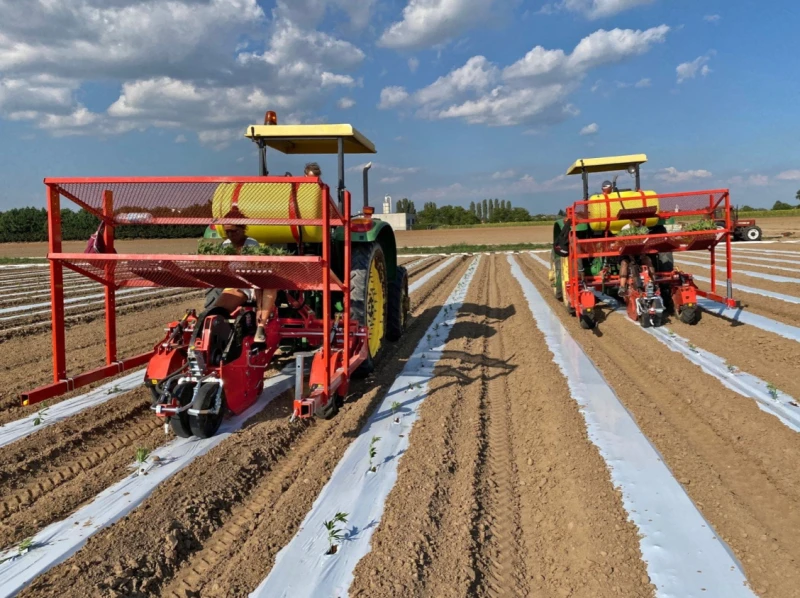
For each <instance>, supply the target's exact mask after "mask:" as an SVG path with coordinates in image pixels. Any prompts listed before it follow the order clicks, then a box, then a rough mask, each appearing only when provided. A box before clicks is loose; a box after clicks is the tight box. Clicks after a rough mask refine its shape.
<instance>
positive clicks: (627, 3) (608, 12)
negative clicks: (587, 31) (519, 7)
mask: <svg viewBox="0 0 800 598" xmlns="http://www.w3.org/2000/svg"><path fill="white" fill-rule="evenodd" d="M653 2H654V0H561V2H557V3H555V4H546V5H545V6H543V7H542V9H541V11H540V12H541V13H542V14H553V13H555V12H558V11H559V10H568V11H571V12H577V13H580V14H582V15H583V16H585V17H586V18H588V19H601V18H603V17H610V16H612V15H615V14H617V13H620V12H623V11H625V10H630V9H631V8H636V7H637V6H642V5H645V4H651V3H653Z"/></svg>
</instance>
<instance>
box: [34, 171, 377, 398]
mask: <svg viewBox="0 0 800 598" xmlns="http://www.w3.org/2000/svg"><path fill="white" fill-rule="evenodd" d="M44 182H45V185H46V187H47V211H48V233H49V235H48V236H49V252H48V255H47V258H48V260H49V262H50V299H51V303H52V317H51V325H52V348H53V382H52V383H51V384H47V385H44V386H41V387H38V388H36V389H34V390H31V391H28V392H25V393H23V394H22V396H21V399H22V404H23V405H32V404H35V403H39V402H41V401H45V400H47V399H50V398H53V397H56V396H59V395H62V394H64V393H67V392H70V391H72V390H74V389H76V388H80V387H82V386H86V385H88V384H91V383H93V382H98V381H100V380H103V379H104V378H108V377H110V376H114V375H116V374H119V373H122V372H124V371H126V370H130V369H132V368H135V367H138V366H141V365H144V364H145V363H147V362H148V361H149V360H150V358H151V357H152V355H153V353H154V352H153V351H147V352H145V353H141V354H139V355H135V356H133V357H128V358H125V359H118V358H117V338H116V313H115V309H116V300H115V299H116V298H115V291H116V289H117V288H120V287H122V286H142V285H133V284H129V283H130V282H131V281H124V282H123V283H122V284H119V283H117V282H116V281H115V277H114V272H115V269H116V267H117V264H118V263H119V262H122V261H126V262H152V261H159V260H166V261H169V260H174V259H180V260H181V261H182V262H192V261H197V262H237V261H239V262H249V263H264V264H265V266H266V265H269V264H275V263H278V262H283V263H290V262H299V263H302V262H308V263H319V264H320V266H321V270H322V281H321V284H316V285H302V286H297V287H295V288H288V289H283V290H311V289H314V290H321V291H322V293H323V317H322V330H320V328H319V326H318V325H316V326H315V325H312V326H307V325H304V326H303V327H300V328H298V327H289V328H287V329H285V337H286V338H291V337H298V336H306V337H310V338H318V337H319V336H321V337H322V338H321V345H322V352H323V355H322V357H323V359H322V361H323V364H324V376H323V379H324V382H325V384H324V388H322V389H319V390H318V391H317V395H316V398H317V400H318V402H319V403H320V404H321V405H323V406H324V405H326V404H327V403H328V401H329V400H330V398H331V397H332V395H333V393H334V392H336V391H337V389H338V390H339V392H342V391H346V388H347V385H348V382H349V379H350V372H351V371H352V370H354V369H355V368H356V367H357V366H358V365H359V364H360V363H361V361H363V360H364V355H363V350H362V351H360V352H359V353H358V354H356V355H354V356H351V357H350V358H345V359H343V360H342V370H341V372H339V371H337V373H336V375H335V377H334V378H333V379H332V377H331V376H332V372H331V363H332V362H331V357H332V352H331V340H332V339H331V335H330V331H331V327H332V320H331V313H330V310H331V292H332V291H340V292H342V293H343V296H344V301H343V303H344V315H343V324H344V326H343V330H344V331H349V334H348V333H345V334H343V337H344V338H343V349H344V356H349V354H350V349H351V338H350V337H351V336H352V335H353V333H355V334H356V335H357V336H364V337H366V332H365V330H356V331H354V330H353V326H352V324H351V321H350V320H351V318H350V285H349V280H350V270H351V263H350V261H351V259H350V258H351V230H350V229H351V216H350V207H351V195H350V192H349V191H344V194H343V195H344V197H343V200H344V201H343V204H344V205H343V212H344V213H343V214H340V213H339V210H338V209H337V207H336V205H335V204H334V203H333V201H332V199H331V195H330V190H329V188H328V186H327V185H324V184H322V183H321V182H320V185H321V187H322V189H323V201H322V218H317V219H304V218H271V219H256V218H216V219H214V223H215V224H244V225H251V224H268V225H296V226H322V227H323V230H324V231H325V233H324V234H323V235H322V243H321V245H322V257H321V258H320V257H318V256H264V257H261V256H258V257H256V256H213V255H212V256H210V255H180V256H176V255H168V254H115V253H113V251H114V237H115V235H114V229H115V227H116V226H124V224H120V223H118V222H115V221H114V215H113V214H114V212H113V207H114V199H113V193H112V191H111V190H109V189H107V190H104V191H103V206H102V211H99V210H97V209H95V208H93V207H92V206H90V205H88V204H87V203H86V202H84V201H82V200H81V199H80V198H78V197H75V196H74V195H73V194H71V193H69V192H68V191H66V190H64V189H62V188H61V187H60V185H67V184H90V185H103V184H108V185H113V184H115V183H116V184H118V183H125V184H134V185H135V184H137V183H142V184H148V183H262V184H263V183H276V182H277V183H308V182H309V179H308V178H299V177H131V178H119V177H116V178H102V179H97V178H48V179H45V181H44ZM62 195H64V196H65V197H67V198H68V199H70V200H71V201H73V202H74V203H76V204H78V205H79V206H80V207H82V208H84V209H86V210H88V211H90V212H91V213H93V214H94V215H96V216H98V217H99V218H100V219H101V220H103V222H104V223H105V228H104V233H103V235H104V237H103V240H104V241H105V252H104V253H100V254H84V253H78V254H76V253H63V252H62V233H61V196H62ZM136 224H153V225H159V224H162V225H164V224H200V225H208V224H210V222H209V220H208V219H202V218H154V219H151V220H149V221H147V222H137V223H136ZM334 226H343V227H344V258H345V259H344V277H343V278H344V283H342V282H340V281H339V280H338V279H337V278H336V277H335V276H334V275H333V272H332V270H331V268H332V264H331V234H330V233H329V231H331V230H332V227H334ZM70 260H90V261H92V262H100V263H102V264H103V271H104V276H97V275H95V274H93V273H92V272H89V271H87V270H85V269H84V268H81V267H79V266H76V265H74V264H71V263H69V262H70ZM64 267H67V268H69V269H71V270H73V271H75V272H77V273H79V274H82V275H84V276H87V277H88V278H90V279H92V280H94V281H95V282H99V283H100V284H102V285H103V286H104V287H105V289H104V295H105V301H104V308H105V331H106V355H105V362H106V363H105V365H104V366H102V367H98V368H96V369H93V370H90V371H87V372H83V373H80V374H77V375H75V376H68V375H67V366H66V340H65V319H64ZM196 282H197V283H198V284H196V285H183V286H197V287H201V288H202V287H205V288H208V287H212V286H214V285H211V284H208V283H203V282H202V281H201V280H197V281H196ZM144 286H161V285H158V284H154V283H148V284H146V285H144ZM298 323H300V324H302V323H303V322H302V320H291V321H287V322H286V324H288V325H289V326H291V325H297V324H298ZM323 331H324V332H323ZM282 336H283V335H282ZM337 337H338V335H337ZM362 344H363V343H362Z"/></svg>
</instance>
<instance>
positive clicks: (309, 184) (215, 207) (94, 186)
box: [46, 177, 341, 225]
mask: <svg viewBox="0 0 800 598" xmlns="http://www.w3.org/2000/svg"><path fill="white" fill-rule="evenodd" d="M46 183H47V184H49V185H52V186H54V187H55V188H56V189H57V190H58V191H59V192H60V193H62V195H64V196H65V197H67V198H69V199H71V200H73V201H75V202H76V203H78V205H83V206H85V207H87V208H89V209H90V210H92V211H95V212H96V213H100V212H102V211H103V195H104V192H105V191H110V192H111V193H112V197H113V213H114V221H115V223H116V224H209V223H211V222H212V221H214V222H217V223H229V224H263V225H269V224H306V225H315V224H316V225H319V224H321V223H322V220H321V219H322V198H323V197H324V196H325V194H326V192H328V187H327V185H325V184H324V183H322V182H320V181H319V179H316V178H309V177H244V178H230V177H216V178H205V177H200V178H181V177H170V178H148V179H124V180H120V179H48V180H47V181H46ZM234 206H235V207H236V208H237V210H238V213H236V214H235V217H233V216H232V217H226V216H227V215H228V214H229V213H230V209H231V208H232V207H234ZM330 207H331V211H330V217H331V219H332V222H331V224H333V225H336V224H340V222H338V221H339V220H340V219H341V217H340V215H339V213H338V210H337V209H336V207H335V205H334V203H333V202H331V203H330Z"/></svg>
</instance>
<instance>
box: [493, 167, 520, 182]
mask: <svg viewBox="0 0 800 598" xmlns="http://www.w3.org/2000/svg"><path fill="white" fill-rule="evenodd" d="M516 174H517V173H516V172H515V171H514V170H512V169H509V170H501V171H497V172H495V173H494V174H493V175H492V178H493V179H494V180H500V179H513V178H514V177H515V176H516Z"/></svg>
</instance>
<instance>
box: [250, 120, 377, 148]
mask: <svg viewBox="0 0 800 598" xmlns="http://www.w3.org/2000/svg"><path fill="white" fill-rule="evenodd" d="M244 135H245V137H249V138H250V139H252V140H254V141H256V140H263V141H264V143H265V144H266V146H267V147H270V148H272V149H275V150H278V151H279V152H283V153H284V154H336V153H338V151H339V149H338V148H339V144H338V140H339V139H340V138H341V139H342V141H343V142H344V143H343V145H344V153H345V154H374V153H376V151H375V146H374V145H373V144H372V142H371V141H370V140H369V139H367V138H366V137H364V135H362V134H361V133H359V132H358V131H357V130H356V129H355V127H353V126H352V125H251V126H249V127H247V131H245V134H244Z"/></svg>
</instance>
